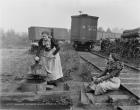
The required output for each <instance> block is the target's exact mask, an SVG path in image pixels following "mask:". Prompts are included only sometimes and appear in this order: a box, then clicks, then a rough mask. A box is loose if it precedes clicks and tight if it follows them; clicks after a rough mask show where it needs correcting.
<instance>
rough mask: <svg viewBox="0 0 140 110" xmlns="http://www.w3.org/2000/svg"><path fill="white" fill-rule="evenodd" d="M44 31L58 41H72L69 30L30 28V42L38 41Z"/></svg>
mask: <svg viewBox="0 0 140 110" xmlns="http://www.w3.org/2000/svg"><path fill="white" fill-rule="evenodd" d="M43 31H47V32H49V33H50V34H51V35H52V36H53V37H54V38H55V39H57V40H70V37H69V32H68V29H65V28H52V27H29V28H28V33H29V40H31V41H33V42H34V41H38V40H39V39H40V38H41V33H42V32H43Z"/></svg>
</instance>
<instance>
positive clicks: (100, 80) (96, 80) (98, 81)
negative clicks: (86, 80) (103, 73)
mask: <svg viewBox="0 0 140 110" xmlns="http://www.w3.org/2000/svg"><path fill="white" fill-rule="evenodd" d="M101 82H102V79H101V78H96V79H95V81H94V83H95V84H99V83H101Z"/></svg>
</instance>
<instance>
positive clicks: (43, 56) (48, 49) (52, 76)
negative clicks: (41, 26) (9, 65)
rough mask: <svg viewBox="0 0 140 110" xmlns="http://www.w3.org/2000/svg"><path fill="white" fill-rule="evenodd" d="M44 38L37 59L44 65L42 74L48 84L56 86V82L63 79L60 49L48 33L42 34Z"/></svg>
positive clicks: (41, 40)
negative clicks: (44, 75)
mask: <svg viewBox="0 0 140 110" xmlns="http://www.w3.org/2000/svg"><path fill="white" fill-rule="evenodd" d="M42 37H43V38H42V39H40V41H39V42H38V44H39V48H38V51H37V54H36V58H35V59H36V60H39V62H40V64H41V65H42V72H41V73H44V74H46V76H47V84H53V85H55V86H56V80H57V79H60V78H62V77H63V72H62V66H61V60H60V56H59V50H60V47H59V45H58V43H57V42H56V41H55V40H54V39H53V38H51V37H50V35H49V33H48V32H42Z"/></svg>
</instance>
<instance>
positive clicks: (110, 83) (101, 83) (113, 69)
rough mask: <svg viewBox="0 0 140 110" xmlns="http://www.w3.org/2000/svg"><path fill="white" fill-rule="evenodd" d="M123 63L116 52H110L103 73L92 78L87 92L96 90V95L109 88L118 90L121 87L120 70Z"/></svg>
mask: <svg viewBox="0 0 140 110" xmlns="http://www.w3.org/2000/svg"><path fill="white" fill-rule="evenodd" d="M122 69H123V64H122V63H121V62H120V61H119V60H118V58H117V55H116V54H115V53H112V54H110V56H109V60H108V62H107V65H106V68H105V70H104V72H103V73H101V74H98V75H96V76H94V77H93V78H92V80H93V81H92V82H91V83H90V84H89V85H88V87H87V90H86V92H94V94H95V95H100V94H104V93H105V92H106V91H108V90H117V89H118V88H119V87H120V83H121V81H120V78H119V76H120V72H121V70H122Z"/></svg>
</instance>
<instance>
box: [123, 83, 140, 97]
mask: <svg viewBox="0 0 140 110" xmlns="http://www.w3.org/2000/svg"><path fill="white" fill-rule="evenodd" d="M123 86H124V87H125V88H126V89H128V90H129V91H130V92H131V93H133V94H134V95H135V96H137V97H138V98H140V84H124V85H123Z"/></svg>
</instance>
